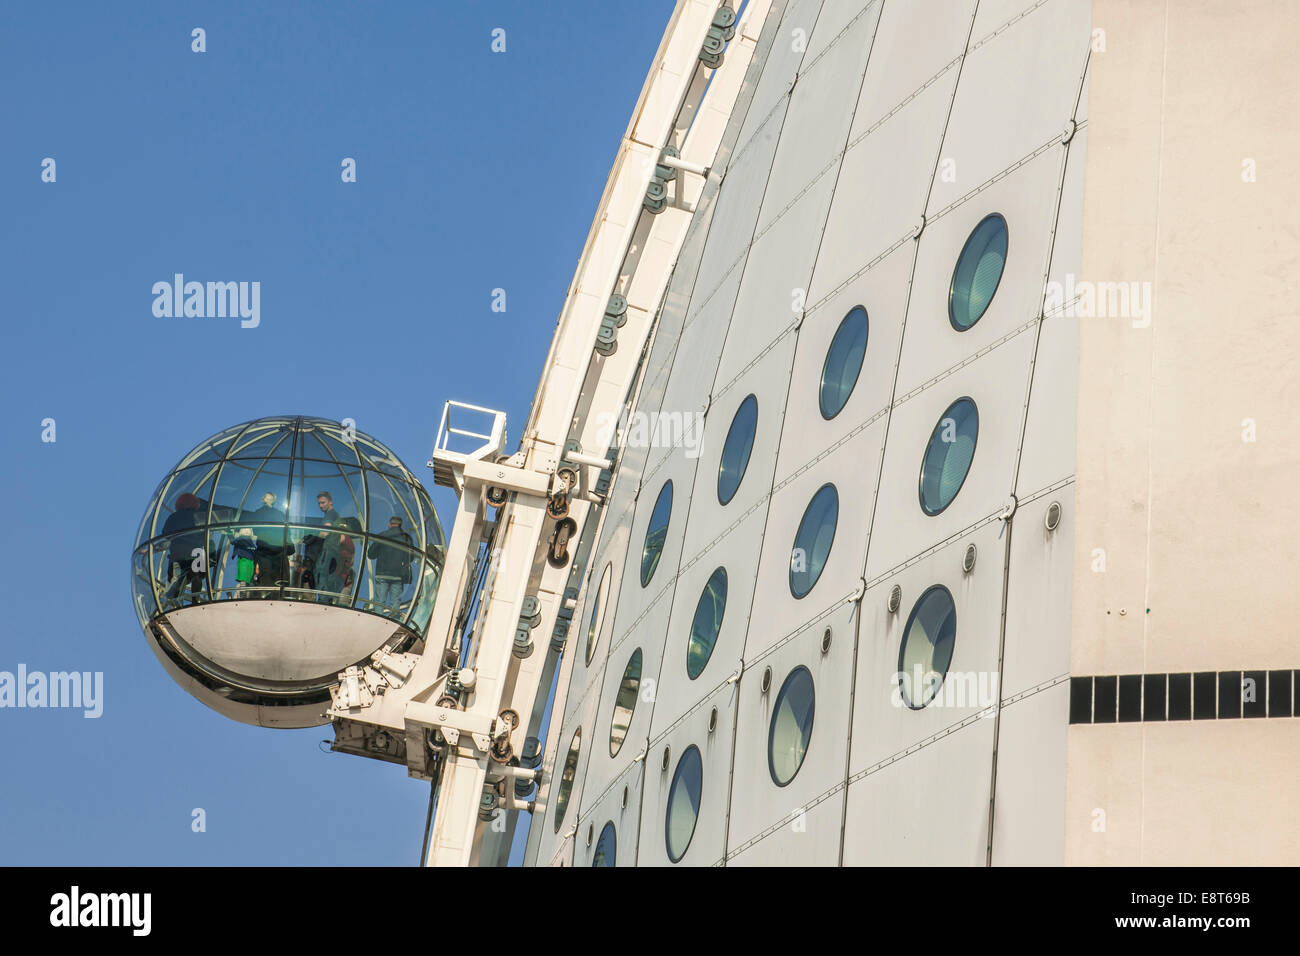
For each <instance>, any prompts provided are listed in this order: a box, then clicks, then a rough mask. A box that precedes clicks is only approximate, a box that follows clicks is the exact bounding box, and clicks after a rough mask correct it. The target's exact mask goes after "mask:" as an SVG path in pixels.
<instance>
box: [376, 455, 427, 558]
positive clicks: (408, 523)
mask: <svg viewBox="0 0 1300 956" xmlns="http://www.w3.org/2000/svg"><path fill="white" fill-rule="evenodd" d="M366 493H367V494H368V495H369V496H370V508H369V512H370V513H369V523H368V524H367V525H366V530H367V531H369V532H371V533H372V534H378V533H382V532H386V531H387V530H388V529H389V528H391V527H392V519H393V518H397V519H398V520H399V521H400V523H401V530H402V531H403V532H405V533H406V534H407V535H408V536H409V537H410V539H411V546H412V547H414V548H417V549H419V548H421V547H422V546H423V544H422V542H421V541H420V525H421V523H422V521H423V520H424V516H423V515H422V514H421V508H420V502H419V500H418V499H417V497H416V492H415V488H414V487H412V486H411V485H408V484H406V483H404V482H402V481H399V480H398V479H396V478H393V477H392V476H390V475H385V474H383V473H381V472H378V471H367V472H366Z"/></svg>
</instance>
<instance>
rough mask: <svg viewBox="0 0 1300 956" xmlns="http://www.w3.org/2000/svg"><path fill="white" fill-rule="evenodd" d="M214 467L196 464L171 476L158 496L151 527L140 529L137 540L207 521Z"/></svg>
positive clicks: (215, 471) (215, 474)
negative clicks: (156, 510) (139, 535)
mask: <svg viewBox="0 0 1300 956" xmlns="http://www.w3.org/2000/svg"><path fill="white" fill-rule="evenodd" d="M218 467H219V466H217V465H199V466H197V467H195V468H186V469H185V470H184V471H178V472H176V473H175V474H174V475H172V476H171V477H170V478H169V479H168V480H167V484H166V487H165V488H164V489H163V490H162V492H161V494H160V495H159V507H158V512H157V514H156V515H155V516H154V518H153V524H152V526H151V527H149V528H147V529H142V530H141V532H140V534H141V537H142V538H143V539H144V540H148V539H149V538H154V537H157V536H158V535H163V534H173V533H175V532H177V531H181V530H184V529H185V528H192V527H194V526H195V525H196V524H199V525H201V524H204V523H205V522H206V521H207V520H208V506H209V504H210V503H211V498H212V488H213V482H214V480H215V479H216V476H217V468H218ZM178 514H179V517H178Z"/></svg>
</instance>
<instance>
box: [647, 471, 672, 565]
mask: <svg viewBox="0 0 1300 956" xmlns="http://www.w3.org/2000/svg"><path fill="white" fill-rule="evenodd" d="M672 513H673V483H672V482H671V481H665V482H664V486H663V487H662V488H660V489H659V497H658V498H656V499H655V506H654V510H653V511H651V512H650V524H649V525H648V526H647V527H646V531H645V547H644V548H642V549H641V587H645V586H646V585H647V584H649V583H650V579H651V578H653V577H654V576H655V569H656V568H658V567H659V556H660V555H661V554H663V550H664V542H666V541H667V540H668V519H669V518H671V517H672Z"/></svg>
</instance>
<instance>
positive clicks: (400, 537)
mask: <svg viewBox="0 0 1300 956" xmlns="http://www.w3.org/2000/svg"><path fill="white" fill-rule="evenodd" d="M376 537H379V538H389V539H391V540H392V541H394V542H396V543H397V544H402V545H405V546H406V548H412V549H413V548H414V547H415V544H414V542H413V541H411V536H410V535H409V534H407V533H406V532H405V531H403V530H402V519H401V517H400V516H398V515H393V516H392V517H391V518H389V519H388V530H387V531H382V532H380V533H379V534H378V535H377V536H376ZM366 556H367V557H369V558H370V559H371V560H373V561H374V562H375V570H374V578H375V601H376V603H377V604H378V605H380V606H379V608H378V610H380V611H397V610H398V609H399V608H401V606H402V591H404V590H405V589H406V585H408V584H410V583H411V557H412V556H411V552H410V551H408V550H406V549H405V548H400V547H396V546H395V545H394V544H388V543H386V542H383V541H372V542H371V544H370V549H369V550H368V551H367V552H366Z"/></svg>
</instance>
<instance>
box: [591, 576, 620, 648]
mask: <svg viewBox="0 0 1300 956" xmlns="http://www.w3.org/2000/svg"><path fill="white" fill-rule="evenodd" d="M613 570H614V565H613V563H612V562H611V563H610V564H607V565H605V573H604V574H602V575H601V576H600V587H598V588H597V589H596V601H595V603H594V604H592V606H591V616H590V617H589V618H587V663H588V664H590V663H591V658H592V657H593V655H595V653H596V644H597V643H599V641H600V626H601V624H602V623H604V620H605V613H604V612H605V602H606V601H607V600H608V599H609V580H610V576H611V573H612V572H613Z"/></svg>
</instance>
